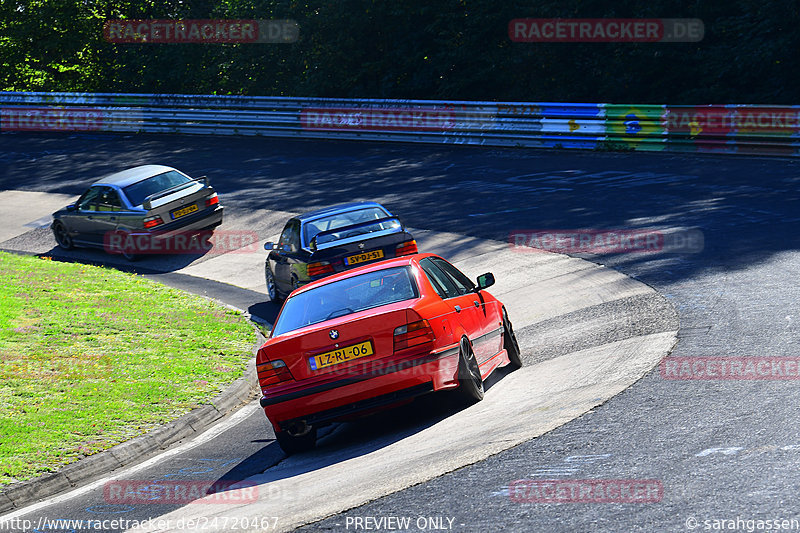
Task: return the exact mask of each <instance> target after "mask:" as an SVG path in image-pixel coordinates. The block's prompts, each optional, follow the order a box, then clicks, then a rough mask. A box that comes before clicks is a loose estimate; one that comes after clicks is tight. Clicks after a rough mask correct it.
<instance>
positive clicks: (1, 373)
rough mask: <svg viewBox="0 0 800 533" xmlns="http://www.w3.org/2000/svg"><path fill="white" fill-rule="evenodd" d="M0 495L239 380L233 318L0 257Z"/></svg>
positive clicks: (176, 296) (243, 336)
mask: <svg viewBox="0 0 800 533" xmlns="http://www.w3.org/2000/svg"><path fill="white" fill-rule="evenodd" d="M0 280H2V283H0V435H2V438H0V488H2V487H3V486H5V485H7V484H8V483H11V482H13V481H22V480H26V479H30V478H32V477H35V476H37V475H39V474H42V473H45V472H51V471H55V470H57V469H58V468H59V467H61V466H63V465H65V464H68V463H71V462H73V461H76V460H78V459H80V458H81V457H84V456H87V455H91V454H93V453H97V452H99V451H101V450H105V449H107V448H110V447H111V446H113V445H115V444H118V443H120V442H123V441H125V440H128V439H130V438H132V437H135V436H137V435H140V434H142V433H145V432H146V431H148V430H149V429H152V428H153V427H156V426H158V425H160V424H163V423H164V422H167V421H169V420H174V419H175V418H177V417H179V416H181V415H183V414H185V413H187V412H188V411H190V410H191V409H193V408H194V407H197V406H199V405H201V404H206V403H209V402H210V401H211V400H212V399H213V398H214V397H215V396H216V395H217V394H218V393H219V392H220V391H222V390H223V389H224V387H225V386H226V385H228V384H230V383H232V382H233V381H234V380H235V379H236V378H238V377H239V376H241V375H242V371H243V369H244V368H245V365H246V363H247V361H248V360H249V359H250V357H251V356H252V353H251V348H252V345H253V343H254V341H255V336H254V333H253V328H252V326H251V325H250V323H249V322H248V321H247V320H246V319H245V318H244V317H243V316H242V315H241V314H240V313H238V312H236V311H232V310H230V309H227V308H225V307H223V306H221V305H218V304H215V303H213V302H211V301H209V300H206V299H204V298H200V297H198V296H193V295H189V294H186V293H184V292H181V291H178V290H176V289H172V288H169V287H165V286H163V285H160V284H158V283H155V282H152V281H149V280H146V279H143V278H140V277H137V276H135V275H132V274H126V273H123V272H119V271H116V270H113V269H108V268H100V267H94V266H87V265H81V264H71V263H58V262H55V261H45V260H42V259H40V258H36V257H24V256H17V255H12V254H7V253H0Z"/></svg>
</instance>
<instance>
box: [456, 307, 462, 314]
mask: <svg viewBox="0 0 800 533" xmlns="http://www.w3.org/2000/svg"><path fill="white" fill-rule="evenodd" d="M455 310H456V313H460V312H461V306H460V305H457V306H455Z"/></svg>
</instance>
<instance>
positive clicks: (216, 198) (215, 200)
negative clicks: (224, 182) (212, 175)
mask: <svg viewBox="0 0 800 533" xmlns="http://www.w3.org/2000/svg"><path fill="white" fill-rule="evenodd" d="M218 203H219V196H217V193H214V194H213V195H211V196H209V197H208V198H206V207H211V206H212V205H217V204H218Z"/></svg>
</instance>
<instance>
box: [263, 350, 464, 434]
mask: <svg viewBox="0 0 800 533" xmlns="http://www.w3.org/2000/svg"><path fill="white" fill-rule="evenodd" d="M306 381H308V380H306ZM292 385H293V386H291V387H290V388H286V387H281V388H280V389H276V390H274V392H273V391H265V394H264V396H262V398H261V407H263V408H264V413H265V414H266V415H267V418H269V420H270V422H271V423H272V425H273V428H274V429H275V431H281V430H282V429H284V428H285V427H286V426H287V425H289V424H292V423H294V422H297V421H301V420H302V421H305V422H306V423H308V424H310V425H314V424H317V425H319V424H324V423H327V422H331V421H334V420H338V419H343V418H346V417H349V416H353V415H355V414H358V413H364V412H366V411H372V410H376V409H380V408H381V407H385V406H390V405H392V404H396V403H399V402H402V401H403V400H407V399H410V398H414V397H416V396H420V395H422V394H426V393H428V392H432V391H436V390H440V389H448V388H455V387H457V386H458V345H455V346H453V347H448V348H446V349H444V350H441V351H436V352H426V353H424V354H417V355H415V356H412V357H405V358H403V359H396V360H393V361H391V363H389V364H387V365H386V366H382V367H380V368H375V369H373V370H370V371H368V372H363V373H358V374H356V373H352V372H344V371H343V372H341V373H337V375H336V376H332V379H329V380H325V381H315V382H314V383H313V384H312V383H306V384H304V383H302V382H295V383H294V384H292Z"/></svg>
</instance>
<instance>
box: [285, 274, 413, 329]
mask: <svg viewBox="0 0 800 533" xmlns="http://www.w3.org/2000/svg"><path fill="white" fill-rule="evenodd" d="M418 297H419V290H418V288H417V285H416V283H415V282H414V278H413V277H412V276H411V273H410V272H409V267H395V268H387V269H384V270H378V271H375V272H368V273H366V274H361V275H359V276H354V277H352V278H346V279H343V280H339V281H334V282H333V283H327V284H325V285H320V286H319V287H316V288H314V289H311V290H308V291H305V292H301V293H300V294H297V295H295V296H292V297H291V298H289V299H288V300H286V303H285V304H283V309H282V310H281V315H280V317H278V321H277V322H276V323H275V328H274V329H273V330H272V336H273V337H275V336H278V335H282V334H284V333H286V332H288V331H293V330H295V329H299V328H302V327H305V326H309V325H311V324H317V323H319V322H324V321H326V320H330V319H332V318H336V317H340V316H345V315H349V314H352V313H357V312H359V311H364V310H365V309H372V308H374V307H380V306H382V305H388V304H391V303H395V302H402V301H404V300H410V299H413V298H418Z"/></svg>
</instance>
